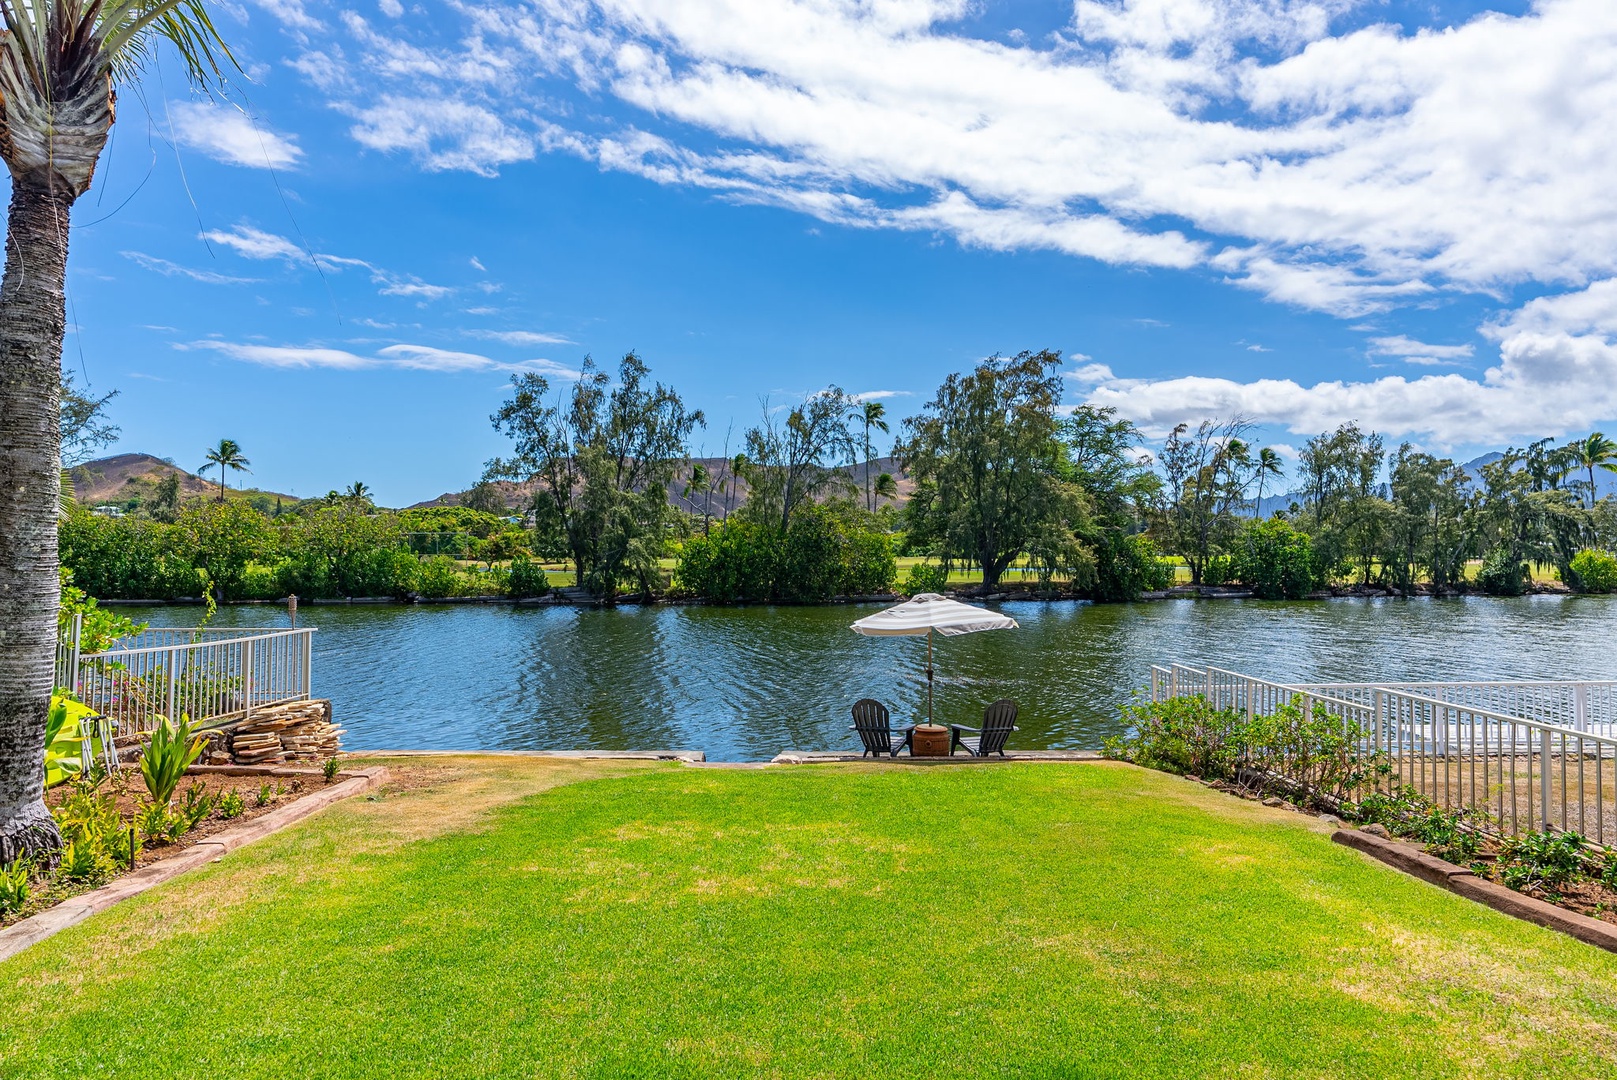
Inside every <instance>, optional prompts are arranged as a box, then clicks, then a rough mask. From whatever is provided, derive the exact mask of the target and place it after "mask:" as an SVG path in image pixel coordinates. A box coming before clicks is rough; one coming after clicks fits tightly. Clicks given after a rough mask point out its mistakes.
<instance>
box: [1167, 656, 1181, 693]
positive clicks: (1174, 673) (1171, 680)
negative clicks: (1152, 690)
mask: <svg viewBox="0 0 1617 1080" xmlns="http://www.w3.org/2000/svg"><path fill="white" fill-rule="evenodd" d="M1168 696H1169V697H1178V696H1179V664H1178V663H1177V662H1176V663H1175V664H1174V665H1173V667H1171V668H1169V669H1168Z"/></svg>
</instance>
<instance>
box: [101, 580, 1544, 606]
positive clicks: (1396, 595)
mask: <svg viewBox="0 0 1617 1080" xmlns="http://www.w3.org/2000/svg"><path fill="white" fill-rule="evenodd" d="M947 591H948V592H949V593H950V594H951V595H954V596H958V597H960V598H962V599H967V600H979V601H984V602H990V603H994V602H999V601H1006V600H1010V601H1018V600H1020V601H1034V600H1043V601H1067V602H1072V601H1084V602H1092V601H1091V600H1090V598H1089V597H1087V596H1084V595H1083V594H1082V593H1078V592H1071V591H1068V590H1065V589H1053V588H1048V587H1045V586H1041V585H1038V584H1037V583H1032V582H1014V583H1007V582H1001V583H1000V584H999V585H998V586H996V587H995V588H992V589H984V588H983V586H981V585H965V586H959V587H954V588H950V589H948V590H947ZM1481 595H1484V594H1482V593H1478V592H1475V591H1473V590H1469V589H1461V588H1457V587H1454V586H1443V587H1441V588H1437V589H1434V588H1432V587H1430V586H1427V585H1417V586H1415V587H1414V588H1412V589H1407V590H1401V589H1398V588H1395V587H1393V586H1389V585H1344V586H1337V587H1333V588H1330V589H1321V590H1319V591H1317V592H1313V593H1310V594H1309V595H1308V596H1307V597H1305V599H1307V600H1337V599H1344V598H1359V599H1413V598H1421V597H1425V598H1436V599H1447V598H1453V597H1460V596H1481ZM1526 595H1551V596H1571V595H1573V592H1572V590H1571V589H1569V588H1568V587H1567V586H1566V585H1564V584H1563V583H1561V582H1558V581H1555V582H1534V583H1533V584H1532V585H1531V586H1530V587H1529V588H1528V589H1527V593H1526ZM1254 598H1255V594H1254V592H1253V591H1252V590H1251V589H1249V588H1245V587H1243V586H1238V585H1176V586H1174V587H1173V588H1171V589H1163V590H1160V591H1154V592H1145V593H1141V594H1140V595H1139V597H1138V598H1137V599H1136V600H1135V601H1128V602H1149V601H1155V600H1251V599H1254ZM902 599H904V596H903V594H901V593H871V594H866V595H855V596H833V597H832V598H831V599H829V600H827V601H824V602H825V603H827V604H891V603H896V602H897V601H899V600H902ZM202 602H203V601H202V600H201V598H199V597H182V598H179V599H175V600H102V601H100V603H101V604H102V605H104V606H126V607H165V606H175V607H184V606H196V605H200V604H202ZM285 603H286V601H285V600H231V601H227V602H226V603H225V604H224V605H222V606H225V607H235V606H241V607H247V606H253V605H273V606H276V607H281V606H284V605H285ZM298 603H299V605H300V606H302V607H327V606H337V605H345V604H427V605H432V604H509V605H511V606H512V607H627V606H650V605H662V606H668V607H674V606H681V605H693V606H696V605H701V606H709V607H761V606H768V605H769V604H770V602H769V601H757V602H750V603H741V602H735V603H723V602H720V601H712V600H704V599H702V598H700V597H690V596H669V595H660V596H654V595H652V596H648V595H645V594H625V595H622V596H619V597H617V598H616V599H614V600H610V601H608V600H602V599H600V598H598V597H593V596H590V595H589V594H588V593H586V592H585V591H584V590H582V589H579V588H576V587H571V586H569V587H566V588H559V589H552V590H551V591H550V592H549V593H547V594H545V595H544V596H532V597H524V598H521V599H513V598H512V597H509V596H446V597H426V596H412V597H409V598H407V599H400V598H397V597H391V596H353V597H339V598H335V599H321V600H303V599H300V600H299V601H298Z"/></svg>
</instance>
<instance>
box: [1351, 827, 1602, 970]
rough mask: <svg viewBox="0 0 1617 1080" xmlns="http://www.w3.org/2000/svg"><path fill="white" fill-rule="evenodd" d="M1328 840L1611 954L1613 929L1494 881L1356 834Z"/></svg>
mask: <svg viewBox="0 0 1617 1080" xmlns="http://www.w3.org/2000/svg"><path fill="white" fill-rule="evenodd" d="M1331 840H1332V841H1334V842H1335V843H1338V844H1341V845H1342V846H1343V847H1350V848H1352V849H1353V850H1355V851H1359V852H1363V853H1364V854H1366V855H1369V856H1370V857H1371V858H1373V859H1379V860H1381V861H1382V862H1384V863H1386V864H1387V865H1388V866H1391V867H1393V868H1395V869H1398V870H1402V871H1403V872H1404V873H1406V874H1410V875H1413V876H1414V877H1418V878H1420V879H1421V880H1422V881H1426V882H1429V883H1431V884H1433V885H1437V886H1440V887H1442V888H1445V889H1447V890H1449V891H1450V892H1452V893H1457V894H1458V895H1460V896H1463V897H1465V898H1466V899H1468V900H1475V901H1476V902H1477V903H1479V904H1485V905H1487V906H1488V907H1491V908H1493V909H1494V910H1495V911H1499V912H1503V913H1504V914H1506V915H1511V916H1514V917H1516V918H1518V919H1524V920H1526V921H1527V922H1530V923H1536V924H1538V925H1539V926H1543V927H1548V928H1549V929H1551V930H1559V931H1560V932H1561V933H1563V934H1567V935H1569V936H1571V937H1575V938H1577V939H1578V940H1579V941H1582V942H1584V943H1586V944H1589V945H1597V946H1599V947H1600V948H1602V949H1605V950H1607V951H1608V952H1617V925H1613V924H1611V923H1608V922H1604V921H1602V920H1600V919H1592V918H1590V917H1589V916H1587V915H1580V914H1578V913H1577V912H1576V911H1568V910H1567V909H1566V908H1563V907H1557V906H1556V905H1554V904H1551V903H1549V902H1548V901H1545V900H1539V899H1537V898H1535V897H1532V896H1526V895H1524V894H1522V893H1519V892H1517V891H1516V890H1514V889H1509V888H1506V887H1505V886H1503V885H1500V884H1499V883H1498V882H1494V881H1486V880H1484V879H1482V878H1479V877H1477V875H1475V874H1473V873H1472V872H1471V871H1469V870H1467V869H1466V868H1465V867H1463V866H1455V865H1454V864H1453V863H1451V862H1445V861H1444V860H1442V859H1439V858H1438V857H1437V856H1435V855H1428V854H1426V852H1424V851H1421V850H1419V849H1418V848H1414V847H1411V846H1410V845H1408V844H1400V843H1397V842H1395V841H1392V840H1384V839H1382V838H1381V837H1379V836H1373V835H1371V834H1370V833H1366V832H1360V831H1358V830H1357V829H1338V830H1336V831H1335V832H1333V833H1332V834H1331Z"/></svg>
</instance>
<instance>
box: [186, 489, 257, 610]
mask: <svg viewBox="0 0 1617 1080" xmlns="http://www.w3.org/2000/svg"><path fill="white" fill-rule="evenodd" d="M176 525H177V526H178V530H179V536H180V544H181V545H182V548H181V550H182V551H183V552H184V554H185V555H186V556H187V558H188V559H189V561H190V563H191V565H193V566H196V567H198V568H200V569H202V570H205V571H207V573H208V577H209V579H210V580H212V582H213V583H214V585H215V587H216V588H217V589H218V591H219V593H220V599H228V598H231V597H233V596H235V595H236V594H237V590H238V588H239V586H240V585H241V581H242V576H243V575H244V574H245V573H246V570H247V564H248V563H250V562H253V561H255V560H262V559H265V558H266V557H269V556H271V555H272V554H273V553H274V551H275V534H274V532H273V530H272V529H271V527H270V523H269V522H268V521H267V520H266V519H265V517H264V515H263V514H260V513H259V512H258V511H257V510H254V509H253V508H252V507H251V506H248V505H247V504H246V503H244V502H238V501H231V502H226V503H212V504H209V503H207V502H197V503H194V504H193V505H192V506H191V507H190V508H189V509H187V510H186V511H185V512H184V513H182V514H181V515H180V517H179V520H178V521H177V522H176Z"/></svg>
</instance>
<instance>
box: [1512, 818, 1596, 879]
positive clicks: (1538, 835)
mask: <svg viewBox="0 0 1617 1080" xmlns="http://www.w3.org/2000/svg"><path fill="white" fill-rule="evenodd" d="M1497 866H1498V870H1499V879H1500V880H1501V881H1503V882H1504V883H1505V884H1506V885H1508V886H1510V887H1511V888H1512V889H1516V890H1518V891H1522V890H1526V889H1533V888H1541V889H1544V890H1546V891H1548V892H1552V893H1553V892H1557V891H1559V890H1560V888H1561V887H1562V886H1564V885H1569V884H1571V883H1572V882H1575V881H1580V880H1582V879H1583V878H1585V877H1586V876H1588V866H1587V863H1586V855H1585V852H1584V848H1583V837H1582V836H1581V835H1579V834H1578V833H1576V832H1570V831H1568V832H1558V833H1551V832H1530V833H1523V834H1522V835H1521V836H1513V837H1510V838H1508V839H1507V840H1505V841H1504V842H1503V843H1502V844H1500V845H1499V861H1498V863H1497Z"/></svg>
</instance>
